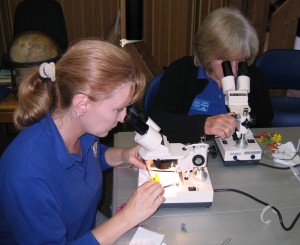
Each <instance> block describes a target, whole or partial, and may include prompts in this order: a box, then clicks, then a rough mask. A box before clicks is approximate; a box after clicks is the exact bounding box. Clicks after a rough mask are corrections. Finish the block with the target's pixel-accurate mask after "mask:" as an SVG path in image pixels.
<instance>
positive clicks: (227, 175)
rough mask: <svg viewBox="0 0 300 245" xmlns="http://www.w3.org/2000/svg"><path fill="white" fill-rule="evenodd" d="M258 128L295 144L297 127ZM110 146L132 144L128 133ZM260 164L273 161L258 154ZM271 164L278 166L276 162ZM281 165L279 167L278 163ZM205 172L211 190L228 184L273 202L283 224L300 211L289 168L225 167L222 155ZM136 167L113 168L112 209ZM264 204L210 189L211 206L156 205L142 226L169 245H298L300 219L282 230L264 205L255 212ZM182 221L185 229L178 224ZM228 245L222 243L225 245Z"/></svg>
mask: <svg viewBox="0 0 300 245" xmlns="http://www.w3.org/2000/svg"><path fill="white" fill-rule="evenodd" d="M252 131H253V132H254V134H260V132H263V131H267V132H270V133H272V132H276V133H281V134H282V137H283V139H282V142H287V141H292V142H293V143H294V145H295V146H297V143H298V140H299V138H300V127H297V128H276V129H275V128H272V129H253V130H252ZM114 143H115V146H118V147H129V146H132V145H135V142H134V133H133V132H120V133H117V134H115V136H114ZM261 162H263V163H266V164H271V165H274V163H273V162H272V160H270V159H269V158H266V157H263V158H262V160H261ZM276 166H279V165H278V164H276ZM281 166H282V165H281ZM208 171H209V174H210V178H211V181H212V185H213V188H214V189H220V188H233V189H237V190H240V191H244V192H246V193H249V194H251V195H253V196H255V197H256V198H259V199H261V200H262V201H264V202H266V203H269V204H272V205H273V206H275V207H276V208H277V209H279V211H280V212H281V215H282V218H283V223H284V224H285V226H286V227H289V226H290V224H291V223H292V221H293V220H294V218H295V217H296V215H297V214H298V212H299V211H300V183H299V182H298V181H297V179H296V178H295V176H294V175H293V174H292V172H291V171H290V170H277V169H271V168H268V167H264V166H260V165H254V166H253V165H252V166H229V167H225V166H224V164H223V162H222V159H221V156H220V155H219V156H218V157H217V158H216V159H211V158H209V159H208ZM137 176H138V171H137V170H135V169H134V168H132V167H131V166H130V165H129V164H127V163H124V164H122V165H121V166H119V167H117V168H115V169H114V175H113V178H114V180H113V202H112V211H113V213H115V212H116V208H117V207H119V206H120V205H121V204H122V203H126V201H127V199H128V198H129V196H130V195H131V194H132V192H133V191H134V190H135V189H136V188H137ZM264 208H265V206H263V205H262V204H260V203H258V202H256V201H254V200H252V199H250V198H248V197H246V196H244V195H241V194H238V193H234V192H221V193H220V192H218V193H214V200H213V204H212V206H211V207H209V208H205V207H193V208H191V207H189V208H185V207H182V208H160V209H159V210H158V211H157V212H156V213H155V214H154V215H152V216H151V217H150V218H149V219H148V220H146V221H144V222H143V223H142V224H141V226H142V227H144V228H146V229H148V230H151V231H155V232H158V233H162V234H164V235H165V237H164V240H163V242H164V243H165V244H167V245H174V244H187V245H189V244H205V245H210V244H222V243H223V242H224V241H225V240H226V239H227V238H229V240H230V242H229V243H228V244H230V245H233V244H238V245H241V244H245V245H255V244H257V245H276V244H280V245H295V244H300V219H299V220H298V222H297V223H296V225H295V226H294V228H293V229H292V230H290V231H285V230H284V229H283V228H282V227H281V225H280V223H279V219H278V215H277V214H275V213H273V211H272V210H271V209H269V210H268V211H267V212H266V213H265V215H264V220H271V222H270V223H269V224H265V223H263V222H262V221H261V218H260V215H261V212H262V210H263V209H264ZM183 223H184V224H185V227H186V230H187V232H185V231H182V229H181V226H182V224H183ZM135 231H136V229H131V230H130V231H129V232H127V233H126V234H124V235H123V236H122V237H121V238H120V239H119V240H118V241H117V242H116V244H129V242H130V241H131V239H132V237H133V235H134V233H135ZM226 244H227V243H226Z"/></svg>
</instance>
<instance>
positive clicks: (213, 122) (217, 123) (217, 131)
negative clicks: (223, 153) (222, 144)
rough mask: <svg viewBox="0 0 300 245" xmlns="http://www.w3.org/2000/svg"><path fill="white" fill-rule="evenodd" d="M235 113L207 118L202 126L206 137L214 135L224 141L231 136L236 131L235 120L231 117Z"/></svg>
mask: <svg viewBox="0 0 300 245" xmlns="http://www.w3.org/2000/svg"><path fill="white" fill-rule="evenodd" d="M234 115H235V113H233V112H230V113H227V114H221V115H218V116H213V117H208V118H207V119H206V122H205V125H204V132H205V134H206V135H215V136H218V137H220V138H222V139H226V138H228V137H230V136H231V135H233V133H234V132H235V129H236V126H237V125H236V119H235V118H234V117H233V116H234Z"/></svg>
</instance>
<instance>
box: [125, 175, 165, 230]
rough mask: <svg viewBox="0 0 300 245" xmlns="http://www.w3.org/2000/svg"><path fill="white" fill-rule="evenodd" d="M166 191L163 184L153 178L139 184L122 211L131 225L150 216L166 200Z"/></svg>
mask: <svg viewBox="0 0 300 245" xmlns="http://www.w3.org/2000/svg"><path fill="white" fill-rule="evenodd" d="M164 192H165V190H164V188H163V187H162V185H161V184H160V183H158V182H155V181H152V180H150V181H147V182H145V183H144V184H142V185H141V186H139V187H138V188H137V190H136V191H135V192H134V193H133V194H132V196H131V197H130V198H129V200H128V201H127V203H126V205H125V206H124V208H123V209H122V211H121V212H122V215H124V216H125V218H126V219H127V221H128V222H129V223H130V224H131V225H130V226H132V227H134V226H136V225H138V224H139V223H141V222H143V221H144V220H145V219H147V218H149V217H150V216H151V215H152V214H153V213H154V212H155V211H156V210H157V209H158V207H159V206H160V205H161V204H162V203H163V202H164V201H165V197H164V196H163V194H164Z"/></svg>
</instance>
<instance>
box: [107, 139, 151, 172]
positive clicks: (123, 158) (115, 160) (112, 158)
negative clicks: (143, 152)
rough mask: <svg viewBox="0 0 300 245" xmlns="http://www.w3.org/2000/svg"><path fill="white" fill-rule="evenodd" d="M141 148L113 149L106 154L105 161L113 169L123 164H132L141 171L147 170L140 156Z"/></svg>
mask: <svg viewBox="0 0 300 245" xmlns="http://www.w3.org/2000/svg"><path fill="white" fill-rule="evenodd" d="M140 147H141V146H139V145H137V146H134V147H132V148H118V147H111V148H109V149H108V150H107V151H106V152H105V159H106V161H107V162H108V164H109V165H111V166H112V167H115V166H118V165H120V164H121V163H123V162H126V163H130V164H132V165H134V166H136V167H138V168H140V169H143V170H146V165H145V162H144V161H143V159H142V158H141V157H140V155H139V149H140Z"/></svg>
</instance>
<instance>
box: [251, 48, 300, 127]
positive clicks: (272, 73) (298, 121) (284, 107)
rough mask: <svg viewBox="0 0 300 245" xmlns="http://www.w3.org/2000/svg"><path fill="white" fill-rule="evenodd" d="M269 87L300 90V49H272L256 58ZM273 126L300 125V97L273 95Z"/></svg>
mask: <svg viewBox="0 0 300 245" xmlns="http://www.w3.org/2000/svg"><path fill="white" fill-rule="evenodd" d="M255 64H256V67H257V68H258V69H260V71H261V72H262V73H263V75H264V78H265V79H266V82H267V85H268V88H269V89H296V90H300V50H294V49H271V50H268V51H266V52H265V53H263V54H261V55H260V56H259V57H258V58H257V60H256V63H255ZM271 102H272V105H273V110H274V118H273V122H272V126H273V127H296V126H300V98H298V97H287V96H271Z"/></svg>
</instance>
